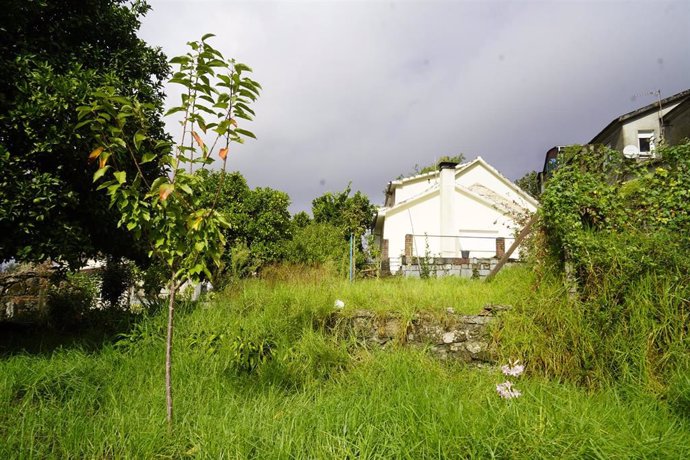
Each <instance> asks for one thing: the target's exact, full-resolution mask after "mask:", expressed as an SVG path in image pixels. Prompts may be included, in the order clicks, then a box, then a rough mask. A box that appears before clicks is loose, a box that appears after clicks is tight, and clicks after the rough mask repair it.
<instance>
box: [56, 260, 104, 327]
mask: <svg viewBox="0 0 690 460" xmlns="http://www.w3.org/2000/svg"><path fill="white" fill-rule="evenodd" d="M97 295H98V281H97V280H96V279H95V278H94V277H91V276H88V275H86V274H83V273H74V274H68V275H67V278H66V279H65V280H63V281H61V282H60V283H59V284H58V285H57V286H53V287H51V289H50V290H49V292H48V302H47V306H48V322H49V324H50V325H51V326H52V327H54V328H56V329H59V330H67V329H72V328H74V327H76V326H77V325H78V324H79V323H81V322H82V321H83V320H84V318H85V317H86V315H87V314H88V312H89V311H90V310H91V309H93V308H94V307H95V306H96V299H97Z"/></svg>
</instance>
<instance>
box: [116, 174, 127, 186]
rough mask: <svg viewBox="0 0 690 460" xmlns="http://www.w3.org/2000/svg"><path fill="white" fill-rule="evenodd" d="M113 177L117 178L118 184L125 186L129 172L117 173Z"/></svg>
mask: <svg viewBox="0 0 690 460" xmlns="http://www.w3.org/2000/svg"><path fill="white" fill-rule="evenodd" d="M113 176H115V179H116V180H117V182H118V183H120V184H124V183H125V181H126V180H127V171H115V172H114V173H113Z"/></svg>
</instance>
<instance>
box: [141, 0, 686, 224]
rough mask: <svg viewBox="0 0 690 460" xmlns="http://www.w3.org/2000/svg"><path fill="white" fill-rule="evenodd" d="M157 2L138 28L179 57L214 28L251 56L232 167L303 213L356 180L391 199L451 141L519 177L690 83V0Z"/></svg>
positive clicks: (227, 43) (454, 147) (221, 43)
mask: <svg viewBox="0 0 690 460" xmlns="http://www.w3.org/2000/svg"><path fill="white" fill-rule="evenodd" d="M150 3H151V5H152V7H153V10H152V11H151V12H149V14H148V15H147V16H146V18H144V20H143V24H142V28H141V31H140V36H141V37H142V38H143V39H144V40H146V41H147V42H149V43H150V44H152V45H158V46H161V47H162V48H163V51H164V52H165V53H166V54H167V55H168V56H170V57H172V56H174V55H177V54H183V53H184V52H186V48H185V43H186V42H188V41H190V40H197V39H199V38H200V37H201V36H202V35H203V34H205V33H209V32H210V33H214V34H216V38H214V39H212V41H211V43H212V44H213V45H214V46H215V47H216V48H218V49H219V50H221V51H222V52H223V53H224V54H225V56H226V57H235V58H236V59H237V60H239V61H240V62H244V63H246V64H248V65H250V66H251V67H252V68H253V69H254V75H253V78H254V79H255V80H257V81H259V82H260V83H261V84H262V86H263V87H264V91H263V93H262V95H261V99H260V100H259V101H258V102H257V104H256V105H255V107H254V108H255V110H256V112H257V117H256V121H255V122H254V123H253V124H252V126H251V129H252V130H253V131H254V132H255V133H256V135H257V137H258V140H257V141H252V142H249V143H247V144H245V145H242V146H239V147H237V148H235V153H234V155H233V156H232V157H231V159H232V162H231V163H230V165H231V168H232V169H237V170H239V171H240V172H242V174H244V176H245V177H246V178H247V180H248V182H249V184H250V186H252V187H256V186H262V187H266V186H268V187H273V188H276V189H279V190H283V191H286V192H287V193H288V194H289V195H290V197H291V198H292V201H293V204H292V206H291V210H292V211H293V212H294V211H299V210H308V209H309V208H310V203H311V200H312V199H313V198H315V197H317V196H319V195H321V194H323V193H324V192H326V191H340V190H343V189H344V188H345V186H346V185H347V184H348V182H350V181H351V182H352V186H353V189H355V190H361V191H363V192H364V193H366V194H367V195H368V196H369V197H370V199H371V200H372V202H374V203H377V204H380V203H381V202H382V201H383V194H382V190H383V189H384V187H385V185H386V183H387V182H388V181H390V180H391V179H394V178H395V177H397V176H398V175H399V174H401V173H405V172H409V171H411V170H413V168H414V166H415V164H420V165H426V164H430V163H433V162H434V160H435V159H436V158H438V157H440V156H442V155H454V154H457V153H464V154H465V156H466V157H467V158H470V159H471V158H474V157H475V156H482V157H483V158H484V159H485V160H487V161H488V162H489V163H490V164H492V165H493V166H495V167H496V168H497V169H498V170H499V171H501V172H502V173H503V174H505V175H506V176H507V177H508V178H510V179H516V178H518V177H520V176H522V175H523V174H524V173H525V172H527V171H530V170H533V169H539V168H540V167H541V163H542V161H543V155H544V153H545V152H546V150H547V149H548V148H550V147H552V146H554V145H561V144H572V143H585V142H587V141H589V140H590V139H591V138H592V137H594V135H595V134H597V133H598V132H599V131H600V130H601V129H602V128H603V127H604V126H605V125H606V124H608V123H609V122H610V121H611V120H612V119H613V118H615V117H617V116H619V115H621V114H623V113H625V112H628V111H631V110H634V109H636V108H638V107H641V106H644V105H647V104H649V103H652V102H654V100H655V98H654V96H651V95H649V94H648V93H649V92H650V91H655V90H661V94H662V97H667V96H670V95H672V94H675V93H677V92H679V91H682V90H685V89H688V88H690V1H687V0H683V1H678V2H663V1H636V2H635V1H634V2H623V1H609V2H594V1H571V2H564V1H551V2H544V1H542V2H531V1H504V2H490V1H482V2H479V1H402V2H383V1H320V2H306V1H280V2H264V1H251V2H236V1H227V0H226V1H192V0H186V1H171V0H168V1H163V0H160V1H155V0H151V1H150ZM171 94H173V93H171ZM170 130H171V131H172V132H173V134H175V132H174V130H175V125H173V124H171V125H170Z"/></svg>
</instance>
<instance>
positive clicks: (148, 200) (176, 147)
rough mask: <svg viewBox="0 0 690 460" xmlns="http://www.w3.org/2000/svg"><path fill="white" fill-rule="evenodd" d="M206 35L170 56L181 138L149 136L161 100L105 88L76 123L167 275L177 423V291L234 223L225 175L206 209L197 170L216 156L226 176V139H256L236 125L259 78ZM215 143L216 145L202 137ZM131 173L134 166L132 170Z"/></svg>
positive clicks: (125, 222)
mask: <svg viewBox="0 0 690 460" xmlns="http://www.w3.org/2000/svg"><path fill="white" fill-rule="evenodd" d="M212 36H213V35H212V34H207V35H204V36H203V37H202V38H201V40H200V41H194V42H190V43H188V45H189V47H190V51H189V52H188V53H187V54H185V55H182V56H178V57H175V58H173V59H172V60H171V61H170V62H171V64H173V65H174V66H177V71H176V72H174V73H173V76H172V78H171V79H170V80H169V83H171V84H177V85H180V86H182V88H183V92H182V95H181V102H180V105H177V106H175V107H173V108H171V109H170V110H168V111H167V113H166V116H170V115H173V114H178V116H179V114H181V115H182V118H181V121H180V124H181V134H180V140H179V142H177V143H176V144H173V143H171V142H169V141H167V140H160V139H154V138H152V136H151V135H150V134H149V133H150V132H152V131H151V129H150V128H151V126H150V124H149V122H148V120H149V119H150V118H149V116H148V115H149V114H150V113H152V112H153V111H155V110H156V107H154V106H152V105H149V104H142V103H140V102H139V101H138V100H137V99H136V97H133V96H123V95H119V94H116V93H115V89H114V88H113V87H104V88H102V89H101V90H100V91H98V92H96V93H95V94H94V98H93V101H92V102H91V104H90V105H87V106H83V107H80V108H79V119H80V123H79V124H78V125H77V128H78V129H82V128H86V127H88V128H89V135H90V136H91V138H92V139H93V145H94V147H93V151H92V152H91V153H90V155H89V157H88V159H89V161H91V162H97V168H96V171H95V172H94V175H93V181H94V182H97V183H99V185H98V188H97V190H105V191H106V193H107V194H108V195H109V196H110V205H111V206H113V207H116V208H117V209H118V210H119V212H120V216H121V217H120V221H119V223H118V225H120V226H124V227H126V228H127V230H129V231H131V232H133V233H134V235H135V236H136V237H137V238H140V239H143V240H144V241H145V242H146V243H147V244H148V246H149V257H151V258H154V259H156V260H157V261H158V262H159V263H161V264H162V265H163V266H165V267H166V269H167V271H168V273H169V279H168V293H167V296H168V327H167V338H166V352H165V389H166V411H167V421H168V425H169V427H172V421H173V392H172V376H171V372H172V343H173V342H172V340H173V332H174V313H175V293H176V291H177V289H178V288H179V287H180V285H181V284H182V283H184V282H185V281H192V282H198V281H199V280H200V279H201V278H202V277H204V276H205V277H207V278H210V277H211V271H210V268H209V267H210V266H212V265H213V264H215V265H219V264H220V256H221V253H222V251H223V247H224V244H225V238H224V236H223V231H222V230H223V228H225V227H227V226H228V223H227V221H226V220H225V219H224V217H223V215H222V214H221V213H220V212H218V211H217V210H216V204H217V203H218V200H219V198H220V196H219V195H220V191H221V186H222V178H221V181H220V183H219V186H218V189H217V191H216V193H215V198H214V200H213V202H212V203H211V205H210V206H209V205H208V204H207V205H206V206H204V205H203V204H202V203H203V202H202V200H201V198H202V194H201V193H200V186H201V178H200V176H199V174H197V172H198V171H199V170H203V169H205V168H208V167H211V166H212V165H213V164H215V163H217V162H218V160H220V163H221V165H222V171H223V174H224V173H225V168H226V164H227V160H228V154H229V150H230V144H231V143H233V142H235V143H240V144H241V143H243V142H244V140H245V138H247V137H251V138H255V136H254V134H252V133H251V132H250V131H247V130H245V129H242V128H240V127H239V122H238V120H251V119H252V117H253V115H254V112H253V111H252V110H251V108H250V105H251V103H252V102H254V101H255V100H256V98H257V97H258V95H259V90H260V89H261V85H259V83H257V82H255V81H253V80H252V79H251V78H249V77H247V76H246V74H247V73H249V72H251V69H250V68H249V67H247V66H246V65H244V64H240V63H237V62H235V61H234V60H232V59H225V58H224V57H223V55H222V54H221V53H220V52H219V51H218V50H216V49H214V48H213V47H212V46H211V45H210V44H209V43H208V42H207V40H208V39H209V38H210V37H212ZM205 140H209V141H210V142H206V141H205ZM128 164H129V165H131V164H133V165H134V167H135V168H134V170H135V171H136V173H135V174H134V177H127V172H126V169H125V168H124V166H125V165H128ZM127 169H129V170H130V171H131V168H127Z"/></svg>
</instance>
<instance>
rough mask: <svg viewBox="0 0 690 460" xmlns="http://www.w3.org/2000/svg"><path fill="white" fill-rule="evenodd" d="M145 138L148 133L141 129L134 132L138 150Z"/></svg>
mask: <svg viewBox="0 0 690 460" xmlns="http://www.w3.org/2000/svg"><path fill="white" fill-rule="evenodd" d="M144 139H146V135H145V134H144V133H142V132H141V131H137V132H136V134H134V147H135V148H136V149H137V150H139V146H140V145H141V142H142V141H143V140H144Z"/></svg>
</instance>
